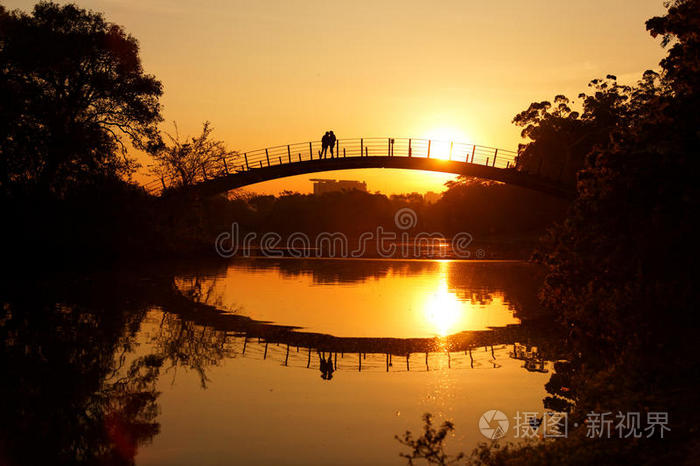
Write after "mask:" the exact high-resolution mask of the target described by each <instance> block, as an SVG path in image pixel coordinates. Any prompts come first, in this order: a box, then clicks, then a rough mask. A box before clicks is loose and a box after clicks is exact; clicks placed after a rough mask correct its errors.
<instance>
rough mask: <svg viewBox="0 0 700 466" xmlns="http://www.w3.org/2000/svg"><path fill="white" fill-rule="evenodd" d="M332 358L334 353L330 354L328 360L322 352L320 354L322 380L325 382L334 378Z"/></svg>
mask: <svg viewBox="0 0 700 466" xmlns="http://www.w3.org/2000/svg"><path fill="white" fill-rule="evenodd" d="M317 352H318V351H317ZM332 356H333V355H332V353H328V359H326V358H325V357H324V356H323V355H322V354H321V353H320V352H318V359H319V366H320V369H321V378H322V379H323V380H331V379H332V378H333V371H334V369H333V359H332Z"/></svg>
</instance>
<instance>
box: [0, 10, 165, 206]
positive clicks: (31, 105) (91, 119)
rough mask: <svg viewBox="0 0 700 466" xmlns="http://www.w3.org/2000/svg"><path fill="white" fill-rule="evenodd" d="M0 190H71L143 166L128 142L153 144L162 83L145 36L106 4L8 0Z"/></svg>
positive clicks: (3, 22)
mask: <svg viewBox="0 0 700 466" xmlns="http://www.w3.org/2000/svg"><path fill="white" fill-rule="evenodd" d="M0 64H1V65H0V152H2V154H3V156H2V157H1V158H0V193H2V194H3V195H5V196H8V195H21V194H22V193H23V192H26V191H29V192H33V191H38V192H41V193H43V194H47V193H50V194H51V195H53V196H56V197H62V196H64V195H65V193H66V192H68V191H69V190H71V188H72V187H74V186H76V185H81V184H93V183H98V182H99V180H100V179H103V178H105V177H124V176H128V175H130V174H131V173H132V172H133V170H134V169H135V162H134V160H133V159H131V158H130V157H129V156H128V155H127V148H128V147H127V146H128V144H131V145H133V146H134V147H136V148H138V149H144V150H153V149H154V148H155V147H157V146H158V131H157V127H156V125H157V124H158V123H159V122H160V121H161V116H160V106H159V104H158V98H159V97H160V95H161V94H162V86H161V83H160V82H159V81H157V80H156V79H155V78H154V77H153V76H150V75H147V74H144V71H143V69H142V67H141V61H140V58H139V46H138V42H137V41H136V39H135V38H133V37H132V36H130V35H129V34H127V33H126V32H125V31H124V29H122V27H121V26H118V25H116V24H113V23H109V22H107V21H106V20H105V18H104V17H103V16H102V14H100V13H95V12H92V11H88V10H84V9H81V8H79V7H77V6H76V5H72V4H69V5H64V6H60V5H57V4H55V3H49V2H41V3H38V4H37V5H36V6H35V7H34V9H33V11H32V12H31V14H27V13H23V12H20V11H13V12H8V11H7V10H6V9H5V8H4V7H3V6H2V5H0Z"/></svg>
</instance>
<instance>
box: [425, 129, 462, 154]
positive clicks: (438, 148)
mask: <svg viewBox="0 0 700 466" xmlns="http://www.w3.org/2000/svg"><path fill="white" fill-rule="evenodd" d="M424 137H425V139H429V140H430V157H431V158H435V159H444V160H447V159H448V158H450V145H451V144H452V143H455V144H456V143H471V142H472V141H471V139H470V138H469V137H468V136H467V134H466V133H465V132H464V131H462V130H461V129H459V128H455V127H450V126H441V127H436V128H433V129H431V130H429V131H427V132H426V133H425V136H424Z"/></svg>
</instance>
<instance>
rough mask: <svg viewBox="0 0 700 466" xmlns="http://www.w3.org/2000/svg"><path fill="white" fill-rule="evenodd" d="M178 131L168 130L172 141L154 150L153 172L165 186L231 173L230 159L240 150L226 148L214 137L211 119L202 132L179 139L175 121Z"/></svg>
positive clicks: (186, 183) (182, 184)
mask: <svg viewBox="0 0 700 466" xmlns="http://www.w3.org/2000/svg"><path fill="white" fill-rule="evenodd" d="M174 126H175V135H174V136H172V135H170V134H167V133H166V134H167V136H168V138H169V139H170V144H169V145H166V144H164V145H162V146H161V147H160V149H159V150H158V151H156V152H154V153H153V158H154V159H155V163H154V164H153V165H151V166H150V168H151V172H152V173H153V174H155V175H156V176H158V178H159V179H160V180H161V182H162V183H163V187H164V188H165V187H179V186H190V185H192V184H194V183H197V182H200V181H204V180H207V179H210V178H212V177H216V176H221V175H226V174H228V173H229V168H231V169H233V167H229V165H228V164H229V163H230V162H227V159H230V158H235V156H237V153H236V152H234V151H230V150H228V149H227V148H226V145H225V144H224V142H223V141H216V140H212V139H211V133H212V132H213V128H212V127H211V123H209V122H208V121H205V122H204V123H203V124H202V133H201V134H200V135H199V136H197V137H193V138H189V141H187V139H185V141H182V140H181V139H180V133H179V131H178V128H177V123H174Z"/></svg>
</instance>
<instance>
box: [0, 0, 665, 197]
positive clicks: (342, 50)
mask: <svg viewBox="0 0 700 466" xmlns="http://www.w3.org/2000/svg"><path fill="white" fill-rule="evenodd" d="M3 3H4V5H5V6H6V7H7V8H10V9H13V8H20V9H23V10H29V9H31V7H32V5H33V4H34V3H35V2H33V1H26V0H24V1H17V0H10V1H4V2H3ZM59 3H68V2H59ZM77 3H78V4H79V5H80V6H82V7H86V8H91V9H94V10H98V11H102V12H104V13H105V14H106V17H107V19H108V20H110V21H112V22H115V23H118V24H121V25H123V26H124V27H125V28H126V30H127V31H128V32H130V33H131V34H133V35H134V36H135V37H136V38H137V39H138V40H139V42H140V44H141V57H142V60H143V65H144V68H145V70H146V72H148V73H151V74H154V75H155V76H156V77H157V78H158V79H160V80H161V81H162V82H163V84H164V87H165V94H164V96H163V98H162V103H163V106H164V117H165V119H166V123H165V124H164V129H167V130H171V129H172V121H173V120H175V121H177V123H178V126H179V127H180V130H181V133H184V134H189V135H194V134H195V133H196V132H197V131H198V130H199V127H200V126H201V123H202V122H203V121H204V120H210V121H211V122H212V123H213V125H214V128H215V133H214V134H215V136H216V137H217V138H219V139H223V140H224V141H226V143H227V145H228V146H229V148H231V149H236V150H241V151H247V150H252V149H257V148H261V147H265V146H273V145H280V144H287V143H295V142H303V141H309V140H312V139H313V140H317V139H320V137H321V135H322V134H323V132H324V131H326V130H327V129H333V130H334V131H335V133H336V134H337V135H338V137H339V138H340V139H343V138H355V137H373V136H392V137H414V138H420V137H425V138H427V137H431V138H441V139H454V140H456V141H461V142H469V143H471V142H473V143H477V144H483V145H488V146H497V147H502V148H506V149H513V150H514V149H515V148H516V147H517V144H518V143H519V142H520V136H519V132H520V129H519V128H517V127H515V126H514V125H512V123H511V120H512V118H513V116H514V115H515V114H516V113H518V112H519V111H521V110H523V109H525V108H526V107H527V106H528V105H529V103H530V102H532V101H536V100H544V99H552V98H553V96H554V94H556V93H563V94H566V95H568V96H570V97H575V96H576V95H577V94H578V93H579V92H581V91H584V90H585V89H586V85H587V83H588V81H589V80H590V79H592V78H595V77H601V76H604V75H605V74H608V73H612V74H616V75H617V76H618V77H619V78H620V79H621V80H622V81H627V82H632V81H634V80H636V79H637V78H638V77H639V76H640V75H641V73H642V72H643V71H644V70H645V69H648V68H656V64H657V63H658V61H659V60H660V58H661V57H662V56H663V54H664V52H663V50H662V49H661V48H660V46H659V44H658V41H656V40H654V39H652V38H651V37H650V36H649V35H648V33H647V32H646V31H645V28H644V21H645V20H646V19H648V18H649V17H651V16H654V15H657V14H660V13H662V12H663V11H664V8H663V5H662V0H624V1H623V0H586V1H582V2H577V3H576V4H573V3H572V2H565V1H561V0H549V1H544V0H540V1H534V0H533V1H522V0H499V1H491V2H483V1H479V2H477V1H471V0H460V1H455V0H443V1H440V2H427V1H423V2H417V1H412V0H403V1H381V0H373V1H353V2H349V1H348V2H329V1H292V0H285V1H279V0H275V1H263V0H251V1H234V0H226V1H224V0H221V1H185V0H167V1H166V0H138V1H137V0H83V1H78V2H77ZM144 162H145V161H144ZM141 177H143V175H141ZM323 177H326V178H336V179H357V180H365V181H367V184H368V188H369V189H370V190H371V191H376V190H380V191H382V192H387V193H397V192H411V191H427V190H433V191H441V190H442V189H443V183H444V182H445V181H446V180H447V179H450V177H449V176H447V175H439V174H425V173H422V172H408V171H403V172H395V171H390V170H379V169H377V170H361V171H345V172H328V173H325V174H323ZM309 178H314V176H313V175H304V176H299V177H294V178H286V179H282V180H276V181H271V182H267V183H263V184H259V185H255V186H252V187H250V190H251V191H257V192H266V193H273V194H274V193H277V192H279V191H281V190H283V189H291V190H297V191H301V192H308V191H309V190H310V188H311V183H310V182H309V181H308V179H309Z"/></svg>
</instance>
